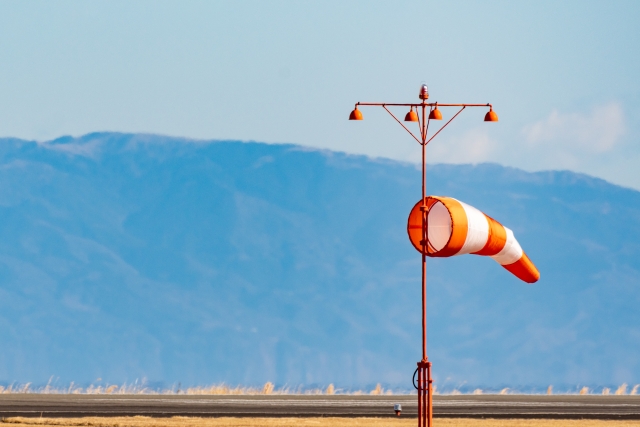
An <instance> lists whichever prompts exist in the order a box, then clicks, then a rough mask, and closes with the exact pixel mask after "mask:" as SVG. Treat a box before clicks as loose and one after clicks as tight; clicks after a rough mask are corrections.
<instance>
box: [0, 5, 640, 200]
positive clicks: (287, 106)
mask: <svg viewBox="0 0 640 427" xmlns="http://www.w3.org/2000/svg"><path fill="white" fill-rule="evenodd" d="M639 18H640V3H638V2H632V1H617V2H595V1H592V2H588V1H563V2H552V1H535V2H534V1H519V2H508V1H504V2H502V1H485V2H480V1H477V2H455V1H454V2H442V1H439V2H435V1H426V2H425V1H420V2H413V1H405V2H401V1H393V2H391V1H389V2H373V1H366V2H364V1H363V2H356V1H349V2H343V1H335V2H314V3H312V2H293V1H291V2H276V1H271V2H257V1H256V2H249V1H247V2H242V1H234V2H204V1H203V2H197V1H180V2H178V1H175V2H166V1H165V2H163V1H153V2H145V1H137V2H126V1H109V2H101V1H93V2H79V1H76V2H68V1H67V2H65V1H57V2H47V1H41V2H38V1H20V2H18V1H4V2H2V3H0V54H1V55H2V61H1V63H0V136H15V137H20V138H28V139H36V140H48V139H52V138H56V137H58V136H60V135H68V134H70V135H76V136H77V135H82V134H84V133H88V132H93V131H123V132H151V133H158V134H168V135H176V136H186V137H192V138H199V139H241V140H257V141H265V142H291V143H297V144H303V145H307V146H312V147H320V148H329V149H332V150H340V151H346V152H351V153H361V154H367V155H370V156H383V157H389V158H393V159H398V160H403V161H412V162H417V161H418V160H419V157H418V152H419V151H418V147H417V144H416V143H415V142H412V140H411V139H410V138H409V137H408V136H407V135H405V134H404V133H403V131H402V129H400V128H399V126H398V125H397V124H396V123H394V122H393V120H391V119H390V118H389V117H386V116H385V115H384V114H383V111H378V110H374V109H368V110H363V113H364V115H365V121H363V122H359V123H353V122H348V121H347V120H346V119H347V117H348V113H349V111H350V110H351V109H352V108H353V104H354V103H355V102H356V101H387V102H406V101H413V100H417V90H418V87H419V85H420V84H421V83H422V82H425V83H427V84H428V85H429V87H430V92H431V99H432V100H434V101H440V102H491V103H493V105H494V106H495V109H496V111H497V113H498V114H499V116H500V122H499V123H497V124H486V123H483V122H482V117H483V115H484V111H474V110H470V111H465V112H464V113H463V115H462V116H461V117H460V118H459V119H457V120H456V122H454V124H453V125H452V126H451V128H450V129H447V130H446V131H445V132H443V133H442V137H438V139H436V140H434V142H433V145H430V146H429V159H430V161H433V162H450V163H475V162H484V161H494V162H498V163H501V164H504V165H509V166H515V167H519V168H523V169H526V170H541V169H571V170H574V171H580V172H585V173H589V174H591V175H595V176H599V177H602V178H605V179H607V180H609V181H611V182H614V183H617V184H621V185H625V186H628V187H633V188H636V189H640V172H638V165H639V164H640V138H639V136H640V108H639V107H638V102H639V101H640V79H639V76H640V55H638V52H640V26H638V25H637V22H638V20H639ZM404 112H405V111H400V112H399V113H400V114H404ZM443 113H444V115H445V119H446V118H447V116H450V115H451V113H452V112H451V111H444V112H443ZM385 114H386V113H385Z"/></svg>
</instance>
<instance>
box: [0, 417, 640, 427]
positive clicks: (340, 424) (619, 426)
mask: <svg viewBox="0 0 640 427" xmlns="http://www.w3.org/2000/svg"><path fill="white" fill-rule="evenodd" d="M2 423H5V424H18V425H20V426H25V427H28V426H56V427H81V426H88V427H152V426H153V427H320V426H331V427H415V425H416V424H417V420H416V419H411V418H191V417H172V418H150V417H114V418H101V417H87V418H22V417H15V418H5V419H3V420H2ZM434 424H435V426H436V427H543V426H544V427H632V426H633V427H638V426H639V425H640V421H638V420H632V421H602V420H493V419H485V420H475V419H466V418H441V419H436V420H434Z"/></svg>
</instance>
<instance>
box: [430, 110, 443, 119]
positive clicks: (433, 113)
mask: <svg viewBox="0 0 640 427" xmlns="http://www.w3.org/2000/svg"><path fill="white" fill-rule="evenodd" d="M429 120H442V113H441V112H440V110H438V107H436V108H434V109H433V110H431V112H430V113H429Z"/></svg>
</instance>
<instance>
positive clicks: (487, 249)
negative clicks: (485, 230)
mask: <svg viewBox="0 0 640 427" xmlns="http://www.w3.org/2000/svg"><path fill="white" fill-rule="evenodd" d="M485 217H486V218H487V222H488V223H489V238H488V239H487V243H486V244H485V245H484V247H483V248H482V249H480V250H479V251H478V252H474V254H476V255H489V256H491V255H495V254H497V253H498V252H500V251H501V250H502V248H504V244H505V243H506V242H507V232H506V230H505V229H504V226H503V225H502V224H500V223H499V222H498V221H496V220H495V219H493V218H491V217H490V216H489V215H486V214H485Z"/></svg>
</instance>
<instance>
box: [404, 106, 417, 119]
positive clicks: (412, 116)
mask: <svg viewBox="0 0 640 427" xmlns="http://www.w3.org/2000/svg"><path fill="white" fill-rule="evenodd" d="M404 121H405V122H417V121H418V113H416V112H415V111H413V109H411V110H409V112H408V113H407V115H406V116H404Z"/></svg>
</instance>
